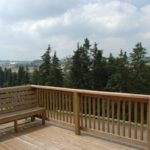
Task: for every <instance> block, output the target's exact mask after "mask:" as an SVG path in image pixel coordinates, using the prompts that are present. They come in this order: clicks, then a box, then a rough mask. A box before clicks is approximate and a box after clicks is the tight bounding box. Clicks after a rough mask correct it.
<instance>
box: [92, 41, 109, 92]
mask: <svg viewBox="0 0 150 150" xmlns="http://www.w3.org/2000/svg"><path fill="white" fill-rule="evenodd" d="M91 54H92V63H91V80H92V85H91V86H92V87H91V88H92V89H94V90H104V87H105V86H106V81H107V72H106V61H105V59H104V58H103V56H102V50H98V47H97V44H96V43H95V44H94V48H93V49H92V50H91Z"/></svg>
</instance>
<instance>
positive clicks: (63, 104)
mask: <svg viewBox="0 0 150 150" xmlns="http://www.w3.org/2000/svg"><path fill="white" fill-rule="evenodd" d="M62 111H63V121H65V99H64V93H62Z"/></svg>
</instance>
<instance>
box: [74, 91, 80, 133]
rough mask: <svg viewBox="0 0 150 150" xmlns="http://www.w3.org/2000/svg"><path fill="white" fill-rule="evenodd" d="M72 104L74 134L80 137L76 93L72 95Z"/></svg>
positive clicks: (77, 96) (77, 97)
mask: <svg viewBox="0 0 150 150" xmlns="http://www.w3.org/2000/svg"><path fill="white" fill-rule="evenodd" d="M73 104H74V121H75V134H76V135H80V115H79V113H80V112H79V95H78V93H76V92H75V93H73Z"/></svg>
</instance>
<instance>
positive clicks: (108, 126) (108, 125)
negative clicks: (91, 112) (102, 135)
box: [107, 99, 110, 133]
mask: <svg viewBox="0 0 150 150" xmlns="http://www.w3.org/2000/svg"><path fill="white" fill-rule="evenodd" d="M109 102H110V100H109V99H107V132H108V133H109V132H110V123H109V116H110V115H109V114H110V111H109V108H110V107H109Z"/></svg>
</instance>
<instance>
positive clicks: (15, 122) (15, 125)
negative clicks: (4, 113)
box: [14, 120, 18, 132]
mask: <svg viewBox="0 0 150 150" xmlns="http://www.w3.org/2000/svg"><path fill="white" fill-rule="evenodd" d="M14 128H15V132H18V122H17V120H15V121H14Z"/></svg>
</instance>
